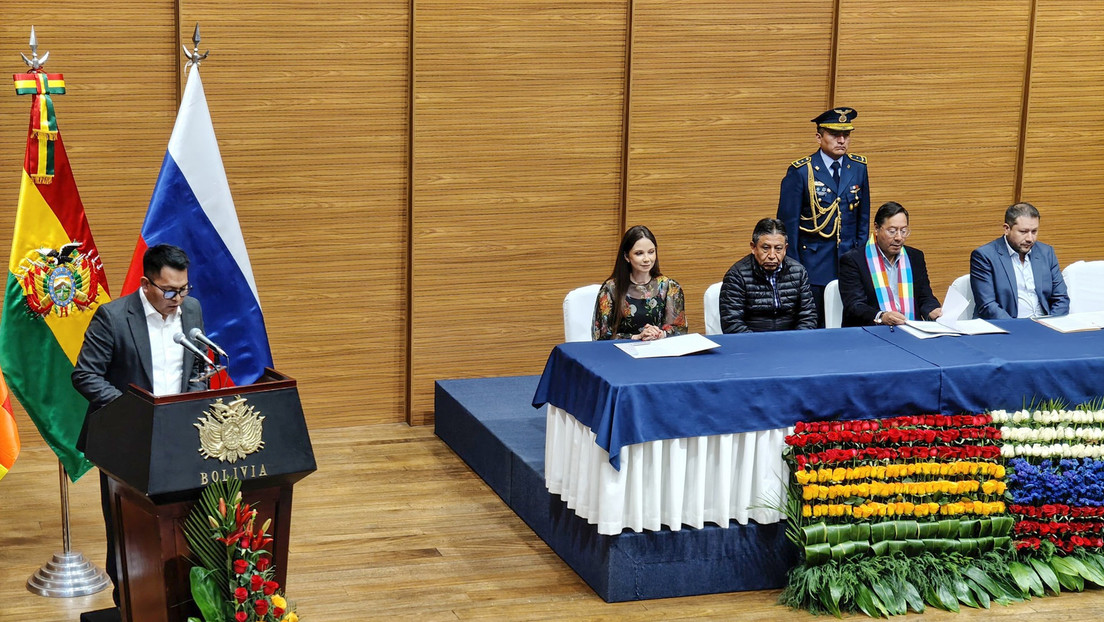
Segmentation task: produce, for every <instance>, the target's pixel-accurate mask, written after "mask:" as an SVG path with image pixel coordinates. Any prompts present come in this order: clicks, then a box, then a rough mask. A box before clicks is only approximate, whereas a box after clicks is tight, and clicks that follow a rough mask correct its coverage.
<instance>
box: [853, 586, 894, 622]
mask: <svg viewBox="0 0 1104 622" xmlns="http://www.w3.org/2000/svg"><path fill="white" fill-rule="evenodd" d="M855 604H856V605H858V607H859V609H861V610H862V612H863V613H865V614H866V615H868V616H870V617H872V618H881V617H886V618H888V617H889V611H887V610H886V608H885V605H883V604H882V602H881V600H880V599H879V598H878V596H877V595H876V594H875V593H874V592H872V591H870V588H868V587H866V586H865V585H863V584H861V583H860V584H859V587H858V589H857V590H856V591H855Z"/></svg>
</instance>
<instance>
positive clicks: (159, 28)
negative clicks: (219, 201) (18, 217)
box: [0, 0, 179, 494]
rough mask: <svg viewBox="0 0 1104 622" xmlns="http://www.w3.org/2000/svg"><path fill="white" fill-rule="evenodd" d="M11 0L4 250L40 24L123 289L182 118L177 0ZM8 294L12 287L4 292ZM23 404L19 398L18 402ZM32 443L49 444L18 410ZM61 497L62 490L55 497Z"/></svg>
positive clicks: (2, 106)
mask: <svg viewBox="0 0 1104 622" xmlns="http://www.w3.org/2000/svg"><path fill="white" fill-rule="evenodd" d="M90 7H92V5H89V4H87V3H77V2H55V3H51V4H50V6H49V9H48V10H44V9H43V4H42V3H41V2H32V1H27V0H4V4H3V10H2V12H0V62H2V66H3V68H4V71H3V72H0V78H3V80H2V81H0V84H3V85H4V86H3V88H2V90H0V93H2V95H0V202H3V204H4V205H5V208H4V209H0V255H2V256H3V258H4V261H5V265H6V262H7V258H8V255H9V253H10V249H11V239H12V231H13V228H14V225H15V208H16V204H17V200H18V197H19V179H20V170H22V167H23V154H24V150H25V149H26V144H27V127H28V124H29V120H30V110H31V97H30V96H29V95H16V94H15V86H14V85H13V84H12V82H11V74H13V73H22V72H23V71H25V70H26V69H27V67H26V65H25V64H24V63H23V60H22V59H21V58H20V56H19V54H20V52H22V53H24V54H26V55H27V56H28V57H29V56H30V47H29V46H28V44H27V42H28V39H29V37H30V33H31V26H32V25H33V26H34V27H35V33H36V36H37V39H38V54H39V56H40V57H41V56H42V55H43V54H44V53H45V52H47V51H48V52H50V57H49V59H48V60H47V63H46V69H47V70H48V71H50V72H54V73H61V74H63V75H64V76H65V90H66V93H65V94H64V95H60V96H56V97H54V98H53V100H54V107H55V110H56V112H57V117H58V127H59V128H60V129H61V135H62V139H63V141H64V143H65V152H66V154H67V155H68V157H69V161H70V164H71V166H72V168H73V176H74V178H75V179H76V183H77V189H78V190H79V192H80V195H81V200H82V202H83V204H84V209H85V213H86V214H87V216H88V222H89V224H90V225H91V228H92V234H93V235H94V236H95V238H96V245H97V247H98V248H99V251H100V255H101V257H102V259H103V262H104V267H105V269H106V271H107V277H108V285H109V287H110V290H111V293H112V294H115V295H117V294H118V293H119V290H120V288H121V287H122V284H123V277H124V276H126V270H127V266H128V265H129V264H130V256H131V254H132V253H133V252H134V244H135V242H136V241H137V239H138V233H139V230H140V229H141V226H142V218H143V217H144V216H145V212H146V207H147V205H148V204H149V198H150V193H151V192H152V190H153V184H154V182H155V181H156V180H157V172H158V171H159V170H160V168H161V159H162V157H163V156H164V154H165V146H166V144H167V142H168V136H169V132H170V131H171V128H172V122H173V118H174V116H175V114H176V102H175V97H176V94H175V93H176V86H175V85H176V73H175V71H174V69H173V65H172V63H173V59H174V58H175V56H176V55H178V50H179V48H178V47H176V44H175V41H174V39H175V35H174V34H173V32H172V23H173V14H174V11H175V8H174V3H173V2H172V0H151V1H150V2H143V3H132V2H118V1H110V2H103V3H98V4H96V5H94V8H90ZM0 296H3V292H0ZM13 403H14V400H13ZM15 408H16V411H17V421H18V425H19V429H20V432H21V433H22V434H21V439H22V442H23V445H24V447H33V446H35V445H38V444H44V443H43V441H42V439H41V437H39V436H38V433H37V432H36V431H35V429H34V425H33V424H32V423H31V421H30V419H28V418H27V417H26V414H25V413H24V412H23V409H22V407H21V406H18V405H16V406H15ZM55 494H56V493H55Z"/></svg>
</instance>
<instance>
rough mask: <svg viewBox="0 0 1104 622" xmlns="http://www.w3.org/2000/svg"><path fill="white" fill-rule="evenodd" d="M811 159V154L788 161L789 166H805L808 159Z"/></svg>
mask: <svg viewBox="0 0 1104 622" xmlns="http://www.w3.org/2000/svg"><path fill="white" fill-rule="evenodd" d="M812 159H813V156H805V157H804V158H801V159H800V160H794V161H793V162H791V163H790V166H792V167H794V168H798V167H801V166H805V165H806V164H808V163H809V160H812Z"/></svg>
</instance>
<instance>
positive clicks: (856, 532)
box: [851, 523, 870, 542]
mask: <svg viewBox="0 0 1104 622" xmlns="http://www.w3.org/2000/svg"><path fill="white" fill-rule="evenodd" d="M851 527H852V530H851V539H852V540H855V541H857V542H867V541H869V540H870V523H852V524H851Z"/></svg>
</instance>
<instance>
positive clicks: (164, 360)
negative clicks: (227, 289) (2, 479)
mask: <svg viewBox="0 0 1104 622" xmlns="http://www.w3.org/2000/svg"><path fill="white" fill-rule="evenodd" d="M188 263H189V262H188V255H187V253H185V252H184V250H183V249H181V248H179V247H176V246H172V245H169V244H158V245H156V246H153V247H151V248H150V249H149V250H147V251H146V253H145V255H143V257H142V274H143V276H142V279H141V287H139V288H138V290H137V291H135V292H134V293H133V294H130V295H129V296H124V297H122V298H117V299H115V300H112V301H111V302H109V303H107V304H105V305H103V306H101V307H100V308H98V309H96V313H95V315H93V316H92V322H91V323H90V324H89V325H88V331H87V332H86V333H85V335H84V345H83V346H82V347H81V351H80V355H79V356H78V357H77V364H76V366H75V367H74V368H73V376H72V378H73V386H74V387H75V388H76V389H77V391H79V392H80V393H81V395H83V396H84V397H85V398H87V399H88V402H89V406H88V414H91V413H92V412H94V411H96V410H99V409H100V408H102V407H104V406H106V405H107V404H108V403H110V402H111V401H112V400H114V399H115V398H117V397H119V396H120V395H122V394H123V392H124V391H126V390H127V387H129V386H130V385H131V384H135V385H138V386H139V387H142V388H143V389H146V390H148V391H151V392H152V393H153V394H154V395H171V394H174V393H183V392H186V391H199V390H203V389H204V388H205V387H204V385H203V384H202V383H199V382H190V380H191V378H192V377H193V375H194V374H193V368H195V367H196V365H199V364H201V361H200V360H199V359H198V357H197V356H196V355H195V354H193V353H192V352H190V351H189V350H188V349H187V348H185V347H184V345H183V344H182V343H180V342H179V341H178V335H183V334H191V330H192V329H193V328H199V329H200V330H202V329H203V311H202V309H201V308H200V305H199V301H198V300H196V299H195V298H189V297H188V292H189V291H191V286H190V285H189V284H188ZM87 433H88V416H87V414H86V415H85V420H84V427H83V428H82V429H81V433H80V437H79V438H78V440H77V449H80V450H81V451H84V447H85V439H86V437H87ZM100 501H101V503H102V505H103V515H104V523H105V524H106V526H107V564H106V565H107V574H108V576H110V577H111V581H112V582H113V583H114V584H115V589H114V591H113V593H112V596H113V598H114V599H115V604H116V605H118V604H119V577H118V565H117V560H116V559H115V537H114V533H113V527H112V524H111V506H110V500H109V497H108V493H107V476H105V475H104V474H103V472H102V471H101V472H100Z"/></svg>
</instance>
